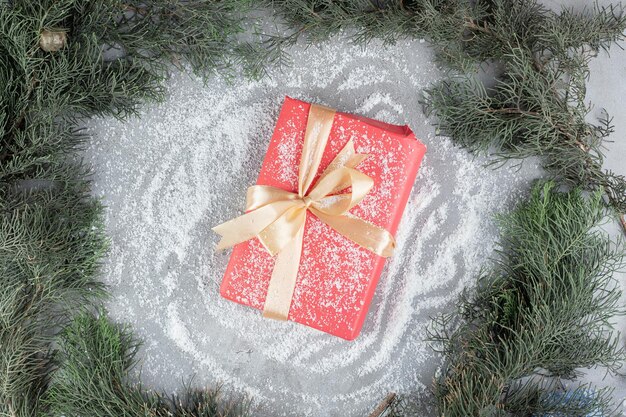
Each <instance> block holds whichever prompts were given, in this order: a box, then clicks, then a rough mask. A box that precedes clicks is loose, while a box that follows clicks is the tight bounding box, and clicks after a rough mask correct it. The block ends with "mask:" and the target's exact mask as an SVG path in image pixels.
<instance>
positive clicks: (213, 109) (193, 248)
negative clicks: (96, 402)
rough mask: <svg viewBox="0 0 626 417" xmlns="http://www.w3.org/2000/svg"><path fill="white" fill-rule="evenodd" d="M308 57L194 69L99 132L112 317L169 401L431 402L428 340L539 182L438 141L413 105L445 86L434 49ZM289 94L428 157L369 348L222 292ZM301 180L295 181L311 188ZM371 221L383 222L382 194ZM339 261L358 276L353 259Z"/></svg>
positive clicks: (97, 161) (263, 410) (99, 123)
mask: <svg viewBox="0 0 626 417" xmlns="http://www.w3.org/2000/svg"><path fill="white" fill-rule="evenodd" d="M416 51H418V53H417V52H416ZM409 54H410V55H409ZM292 58H293V62H294V65H293V67H292V68H289V69H287V70H286V71H285V72H284V73H279V72H276V73H274V74H273V76H272V78H266V79H264V80H261V81H254V82H253V81H246V80H237V81H236V82H230V83H229V82H226V81H223V80H220V79H214V80H212V82H211V83H210V84H208V85H205V84H204V83H203V82H202V81H201V80H199V79H196V78H194V77H189V76H183V75H180V74H178V75H175V76H173V77H172V79H171V80H170V82H169V87H168V88H169V98H168V100H167V101H166V102H165V103H163V104H161V105H155V106H152V107H148V108H146V109H145V110H144V111H143V113H142V115H141V119H134V120H132V121H130V122H125V123H122V122H118V121H116V120H113V119H98V120H94V121H93V122H91V123H90V124H89V126H88V128H89V129H90V131H91V133H92V134H93V135H94V139H93V140H92V141H91V142H90V143H89V148H88V149H87V154H86V156H87V158H88V159H89V160H90V161H91V163H92V165H93V166H94V169H95V172H96V175H95V177H94V180H95V184H94V189H95V192H96V193H97V195H100V196H102V197H103V201H104V204H105V205H106V206H107V209H106V225H107V230H108V233H109V235H110V237H111V252H110V255H109V256H108V258H107V260H106V262H105V266H104V270H103V279H104V280H105V282H106V283H107V284H108V285H109V286H110V288H111V291H112V293H113V295H114V297H113V298H112V300H111V301H110V303H109V308H110V310H111V313H112V316H113V317H114V318H115V319H116V320H118V321H120V322H125V323H129V324H131V325H132V326H133V327H134V329H135V330H136V331H137V333H138V334H139V335H140V336H141V337H142V338H143V339H144V340H145V345H144V348H143V350H142V353H141V355H140V356H141V357H143V358H144V359H143V361H144V364H143V366H142V373H141V378H142V380H143V382H144V384H146V385H148V386H150V387H153V388H158V389H165V390H168V391H170V390H174V389H176V388H177V387H180V386H181V381H183V380H185V378H190V377H192V376H194V375H195V377H194V380H193V383H194V385H202V384H213V383H216V382H222V383H223V384H224V389H226V390H229V391H231V392H233V393H248V394H250V395H252V396H254V397H255V398H256V399H257V400H258V403H259V404H260V408H259V409H258V410H257V411H258V412H257V415H268V416H269V415H272V416H279V415H287V416H291V415H342V416H361V415H365V414H367V412H368V411H371V408H372V407H373V406H374V405H375V403H377V402H378V401H379V400H380V399H381V398H382V397H384V395H385V394H386V393H387V392H389V391H395V392H398V393H409V392H411V393H413V394H415V393H416V392H418V393H419V392H423V394H421V397H420V395H418V396H417V398H418V399H419V398H423V399H424V400H425V399H426V398H427V393H426V387H427V386H428V384H430V381H431V377H432V375H433V372H434V370H435V368H436V367H437V364H438V357H437V356H436V355H434V354H433V353H432V351H431V349H430V347H429V346H428V344H427V343H426V342H425V341H424V339H425V337H426V334H425V328H426V326H427V325H428V323H429V322H430V319H429V317H430V316H432V315H434V314H436V313H437V312H442V311H447V310H448V309H449V308H450V307H451V305H452V303H453V300H454V298H455V297H456V296H457V295H458V294H459V292H460V291H461V290H462V289H463V288H464V287H465V285H466V284H467V283H468V282H472V281H473V279H474V277H475V275H476V273H477V272H478V270H479V269H480V268H481V267H482V266H484V265H485V262H486V259H487V257H488V256H489V255H490V253H491V250H492V244H491V242H493V241H494V238H495V227H494V225H493V222H492V220H491V218H492V215H493V214H494V213H496V212H499V211H502V210H505V208H506V207H507V206H510V205H511V204H512V203H513V202H514V201H515V199H516V197H515V196H516V190H519V189H524V188H525V184H526V183H527V182H528V180H529V177H528V175H525V174H524V173H523V172H516V171H514V170H509V169H504V170H500V171H497V172H494V171H491V170H490V169H487V168H484V167H483V166H482V165H481V161H480V160H478V159H474V158H472V157H471V156H470V155H468V154H466V153H465V152H464V151H462V150H459V149H457V148H455V147H454V146H452V144H451V143H450V141H449V140H447V139H445V138H435V137H434V136H433V134H434V128H433V127H432V126H431V124H432V121H431V120H428V119H426V118H425V117H424V116H423V115H422V113H421V111H420V107H419V103H418V100H419V97H418V96H416V95H415V93H414V92H415V91H416V90H418V89H420V88H423V87H425V86H427V85H428V84H429V83H430V82H431V81H432V80H433V79H434V77H436V76H437V71H436V69H435V68H434V66H432V65H430V64H427V63H428V62H432V59H431V56H430V52H429V50H428V49H427V48H426V46H425V45H422V46H420V44H419V43H417V42H414V43H408V42H399V43H398V44H397V45H396V46H395V47H393V48H391V49H387V48H385V47H383V46H382V45H380V44H376V43H374V44H372V45H371V46H368V48H360V47H352V46H349V45H347V44H345V45H343V46H339V45H338V44H335V43H328V44H325V45H323V46H321V47H319V48H318V47H310V48H308V49H306V50H302V49H294V50H293V56H292ZM376 69H380V70H379V71H376ZM368 75H369V76H368ZM284 95H290V96H293V97H297V98H300V99H303V100H307V101H313V102H319V103H321V104H324V105H327V106H330V107H334V108H338V109H340V110H341V111H345V112H349V113H361V114H363V115H365V116H367V117H371V118H375V119H380V120H382V121H384V122H388V123H396V124H405V123H407V124H409V125H410V126H411V127H412V128H413V130H414V131H415V132H416V134H417V136H418V137H420V139H422V140H423V141H424V142H425V143H426V144H427V146H428V152H427V154H426V157H425V159H424V162H423V164H422V167H421V169H420V173H419V176H418V180H417V182H416V185H415V187H414V189H413V192H412V194H411V197H410V200H409V203H408V206H407V209H406V212H405V214H404V216H403V219H402V222H401V225H400V227H399V229H398V232H397V235H396V239H397V242H398V248H397V251H396V255H395V256H394V258H393V259H391V260H390V261H389V262H388V264H387V267H386V270H385V271H384V272H383V275H382V277H381V280H380V282H379V284H378V287H377V292H376V295H375V297H374V300H373V304H372V306H371V308H370V312H369V315H368V318H367V320H366V323H365V326H364V329H363V333H362V334H361V336H360V337H359V338H358V339H357V340H355V341H353V342H346V341H343V340H341V339H338V338H334V337H332V336H329V335H326V334H322V333H320V332H317V331H315V330H312V329H310V328H307V327H305V326H301V325H298V324H294V323H290V322H276V321H269V320H265V319H263V318H261V317H260V313H259V312H258V311H257V310H254V309H251V308H246V307H243V306H240V305H238V304H235V303H232V302H229V301H227V300H224V299H222V298H221V297H219V294H218V293H219V284H220V281H221V277H222V274H223V272H224V269H225V266H226V263H227V261H228V257H229V252H223V253H215V252H214V250H213V248H214V246H215V244H216V242H217V236H216V235H214V234H213V233H212V232H211V231H210V229H211V227H212V226H215V225H217V224H219V223H221V222H223V221H225V220H228V219H230V218H233V217H234V216H236V215H238V214H240V213H242V212H243V208H244V203H245V193H246V188H247V186H249V185H251V184H253V183H254V182H255V180H256V176H257V173H258V172H259V168H260V165H261V162H262V160H263V156H264V154H265V151H266V149H267V144H268V141H269V139H270V137H271V132H272V129H273V126H274V123H275V121H276V117H277V116H278V111H279V109H280V106H281V103H282V99H283V96H284ZM359 151H368V150H367V149H363V150H359ZM280 154H281V156H280V158H281V159H283V158H284V161H282V162H284V163H282V164H281V165H282V166H284V167H289V166H293V165H295V164H293V163H292V160H291V159H290V158H293V159H294V160H296V158H298V157H299V156H297V155H295V156H294V155H293V149H291V147H289V146H286V147H285V148H284V149H281V150H280ZM364 166H365V167H366V163H364ZM296 174H297V172H294V171H293V170H289V169H287V168H285V170H284V171H281V172H278V175H284V176H285V177H284V178H285V179H286V180H288V181H294V182H295V178H296ZM380 186H384V185H380ZM360 209H361V210H383V208H382V205H381V204H380V202H379V201H367V199H365V200H364V201H363V202H362V207H360ZM357 255H358V254H357ZM258 262H264V261H263V260H262V259H259V260H258ZM327 263H328V264H329V265H331V267H332V268H337V269H340V268H343V267H344V266H343V265H341V263H340V262H339V257H332V256H330V257H329V258H328V260H327ZM355 282H358V280H355ZM326 285H328V286H342V285H350V283H346V282H341V281H333V282H328V283H327V284H326ZM249 296H250V297H259V294H255V293H254V292H251V293H250V294H249ZM186 380H187V381H188V379H186ZM420 414H421V415H425V413H424V412H423V410H422V412H420Z"/></svg>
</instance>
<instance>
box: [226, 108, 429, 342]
mask: <svg viewBox="0 0 626 417" xmlns="http://www.w3.org/2000/svg"><path fill="white" fill-rule="evenodd" d="M310 107H311V105H310V104H309V103H306V102H303V101H300V100H296V99H292V98H289V97H286V98H285V102H284V104H283V107H282V109H281V112H280V115H279V117H278V121H277V123H276V128H275V129H274V134H273V136H272V140H271V141H270V144H269V148H268V150H267V154H266V156H265V159H264V161H263V166H262V167H261V172H260V174H259V178H258V181H257V185H269V186H274V187H278V188H282V189H284V190H288V191H293V192H295V191H296V190H297V188H298V166H299V161H300V154H301V153H302V147H303V143H304V135H305V129H306V126H307V119H308V114H309V108H310ZM350 139H352V141H353V142H354V146H355V148H356V151H357V152H358V153H364V154H368V155H369V157H368V158H367V159H366V160H364V161H363V162H361V163H360V165H359V166H358V169H359V171H361V172H363V173H364V174H367V175H368V176H370V177H371V178H372V179H373V180H374V186H373V188H372V189H371V191H370V192H369V193H368V194H367V195H366V197H365V198H364V199H363V200H362V201H361V202H360V203H359V204H358V205H356V206H355V207H353V208H352V209H351V210H350V214H352V215H354V216H356V217H359V218H361V219H363V220H366V221H368V222H370V223H372V224H374V225H376V226H379V227H382V228H384V229H386V230H388V231H389V232H391V233H392V234H395V231H396V229H397V227H398V223H399V222H400V218H401V216H402V212H403V210H404V207H405V205H406V202H407V200H408V198H409V194H410V192H411V188H412V186H413V183H414V181H415V177H416V175H417V171H418V168H419V165H420V163H421V160H422V157H423V156H424V153H425V152H426V147H425V146H424V145H423V144H422V143H421V142H420V141H419V140H417V138H416V137H415V135H414V134H413V132H412V131H411V129H410V128H409V127H408V126H397V125H391V124H387V123H383V122H379V121H376V120H372V119H368V118H365V117H360V116H355V115H350V114H346V113H340V112H337V113H335V116H334V119H333V125H332V128H331V131H330V135H329V137H328V142H327V144H326V147H325V148H324V153H323V156H322V161H321V163H320V166H319V170H318V174H320V173H322V172H323V171H324V169H325V168H326V167H327V166H328V164H329V163H330V162H331V161H332V160H333V158H334V157H335V156H336V155H337V154H338V152H339V151H340V150H341V149H342V148H343V147H344V145H346V143H347V142H348V141H349V140H350ZM242 198H243V190H242ZM384 262H385V259H384V258H383V257H381V256H379V255H376V254H374V253H372V252H370V251H369V250H367V249H365V248H363V247H361V246H359V245H358V244H356V243H354V242H352V241H351V240H349V239H348V238H346V237H344V236H343V235H341V234H339V233H338V232H336V231H335V230H334V229H332V228H330V227H329V226H327V225H326V224H325V223H323V222H322V221H320V220H319V219H318V218H317V217H315V216H314V215H312V214H311V213H307V217H306V223H305V228H304V239H303V247H302V257H301V260H300V266H299V269H298V275H297V280H296V286H295V290H294V293H293V298H292V300H291V306H290V309H289V314H288V319H289V320H292V321H295V322H298V323H301V324H305V325H307V326H310V327H313V328H316V329H319V330H322V331H324V332H327V333H330V334H333V335H335V336H339V337H342V338H344V339H347V340H352V339H354V338H356V337H357V336H358V334H359V333H360V331H361V327H362V326H363V321H364V320H365V316H366V314H367V311H368V308H369V305H370V302H371V300H372V297H373V295H374V290H375V289H376V284H377V283H378V279H379V277H380V273H381V271H382V268H383V266H384ZM274 263H275V258H274V257H273V256H272V255H270V254H269V253H268V252H267V250H266V249H265V248H264V247H263V245H262V244H261V242H260V241H259V239H258V238H254V239H251V240H248V241H246V242H243V243H240V244H237V245H236V246H235V247H234V248H233V252H232V255H231V258H230V261H229V263H228V266H227V268H226V272H225V274H224V279H223V281H222V285H221V287H220V293H221V295H222V296H223V297H225V298H227V299H229V300H232V301H235V302H237V303H240V304H244V305H248V306H250V307H254V308H257V309H260V310H262V309H263V307H264V304H265V298H266V295H267V290H268V286H269V281H270V277H271V275H272V270H273V268H274Z"/></svg>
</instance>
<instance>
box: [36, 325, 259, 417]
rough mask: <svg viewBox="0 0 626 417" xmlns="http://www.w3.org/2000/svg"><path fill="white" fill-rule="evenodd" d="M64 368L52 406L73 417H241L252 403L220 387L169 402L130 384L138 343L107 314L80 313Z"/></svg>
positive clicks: (50, 397)
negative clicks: (234, 397) (229, 397)
mask: <svg viewBox="0 0 626 417" xmlns="http://www.w3.org/2000/svg"><path fill="white" fill-rule="evenodd" d="M60 349H61V355H60V356H61V358H60V359H61V360H62V362H63V367H62V368H61V369H60V370H59V371H57V372H56V373H55V374H54V378H53V381H52V384H51V387H50V389H49V390H48V394H47V396H46V402H47V403H48V404H49V405H50V408H51V410H52V413H53V414H56V415H64V416H67V417H74V416H75V417H91V416H93V417H99V416H128V417H138V416H146V417H174V416H175V417H192V416H193V417H239V416H247V415H249V413H248V403H247V402H246V401H238V402H230V403H229V402H228V401H224V399H223V398H222V397H221V395H220V392H219V389H214V390H189V391H187V392H186V393H185V394H184V395H183V396H182V397H178V396H173V397H171V398H168V397H166V396H163V395H161V394H158V393H156V392H153V391H146V390H143V389H142V388H141V386H140V385H138V384H132V383H130V382H129V380H130V378H129V372H131V371H132V369H133V367H134V366H135V365H136V360H135V355H136V353H137V349H138V343H137V342H136V341H135V340H134V339H133V336H132V332H131V331H130V330H129V329H126V328H119V327H116V326H115V325H113V324H111V323H110V322H109V321H108V319H107V317H106V316H105V315H104V313H101V314H100V315H99V317H96V316H94V315H92V314H89V313H83V314H80V315H78V316H77V317H76V318H75V319H74V321H73V322H72V323H71V324H70V325H69V326H67V327H66V329H65V330H64V331H63V334H62V335H61V341H60Z"/></svg>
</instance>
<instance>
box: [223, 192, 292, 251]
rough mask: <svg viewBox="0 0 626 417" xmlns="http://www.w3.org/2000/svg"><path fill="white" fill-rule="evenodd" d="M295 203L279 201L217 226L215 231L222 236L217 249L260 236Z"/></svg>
mask: <svg viewBox="0 0 626 417" xmlns="http://www.w3.org/2000/svg"><path fill="white" fill-rule="evenodd" d="M293 205H294V204H293V202H292V201H278V202H275V203H272V204H268V205H266V206H263V207H261V208H259V209H257V210H254V211H251V212H249V213H246V214H244V215H241V216H239V217H235V218H234V219H232V220H229V221H227V222H225V223H222V224H220V225H217V226H215V227H214V228H213V231H214V232H215V233H217V234H219V235H220V236H222V239H221V240H220V241H219V243H218V244H217V248H216V249H217V250H221V249H226V248H230V247H231V246H235V245H236V244H238V243H242V242H245V241H246V240H250V239H252V238H254V237H256V236H258V235H259V234H260V233H261V232H262V231H263V230H264V229H265V228H267V227H268V226H270V225H271V224H272V223H274V222H275V221H276V220H277V219H279V218H280V217H281V216H282V215H283V214H284V213H285V212H286V211H287V210H289V209H290V208H291V207H293Z"/></svg>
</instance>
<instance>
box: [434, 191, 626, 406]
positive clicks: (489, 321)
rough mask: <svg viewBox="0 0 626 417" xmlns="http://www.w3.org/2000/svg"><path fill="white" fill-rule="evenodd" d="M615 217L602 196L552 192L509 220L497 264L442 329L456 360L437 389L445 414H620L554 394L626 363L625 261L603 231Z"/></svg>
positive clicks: (503, 223)
mask: <svg viewBox="0 0 626 417" xmlns="http://www.w3.org/2000/svg"><path fill="white" fill-rule="evenodd" d="M605 215H606V209H605V208H604V205H603V203H602V194H601V192H600V191H598V192H596V193H594V194H593V195H592V196H591V197H585V196H583V194H582V193H581V192H580V191H578V190H576V191H571V192H569V193H562V192H558V191H556V190H555V186H554V184H552V183H547V184H545V185H543V186H541V185H539V186H536V187H535V188H534V190H533V193H532V196H531V197H530V200H529V201H528V202H526V203H524V204H522V205H520V206H519V207H518V208H517V209H516V210H514V211H513V212H512V213H511V214H509V215H504V216H501V217H500V218H499V224H500V228H501V232H502V242H501V249H500V251H499V252H498V257H497V259H496V265H495V266H494V268H493V270H491V271H489V272H488V273H486V274H484V275H483V276H482V277H481V279H480V280H479V283H478V285H477V287H476V288H475V289H473V290H472V291H468V292H467V293H466V294H465V296H464V297H463V298H462V299H461V302H460V306H459V311H458V312H455V313H452V314H449V315H445V316H441V317H439V319H438V321H437V326H436V327H435V329H434V334H433V338H434V339H435V340H436V341H437V342H439V343H440V346H441V347H442V351H443V352H444V353H445V355H446V365H445V367H444V368H443V371H442V373H441V375H439V377H438V378H437V379H436V382H435V385H434V393H435V397H436V399H437V402H438V406H439V410H440V413H441V414H442V415H446V416H470V415H471V416H481V415H508V414H505V413H513V414H515V413H518V412H522V413H523V414H524V415H529V414H533V413H534V414H538V415H541V414H543V413H555V414H556V415H587V414H588V413H591V412H593V411H594V410H595V411H598V410H600V411H601V413H602V414H601V415H612V410H613V408H612V406H611V401H610V390H596V391H594V390H592V389H590V387H589V386H586V385H580V386H579V387H578V388H576V390H577V391H575V392H574V393H571V394H570V397H571V398H580V397H583V396H584V397H586V398H587V400H586V401H564V400H563V398H562V397H559V396H557V395H552V396H551V395H547V394H550V393H552V394H554V393H558V392H559V387H560V384H561V381H562V380H563V379H574V378H575V377H576V376H578V374H579V370H580V368H591V367H596V366H602V367H606V368H607V370H608V371H610V372H617V370H618V369H619V368H620V367H621V363H622V361H623V359H624V356H625V354H626V352H625V351H624V349H623V347H621V345H620V343H619V335H618V334H617V332H615V331H613V330H612V322H611V320H612V318H613V317H614V316H615V315H616V314H623V313H624V311H623V310H622V308H621V306H620V301H619V299H620V296H621V291H620V289H619V284H618V283H617V282H616V281H615V280H614V279H613V278H612V275H613V273H614V272H615V271H616V270H618V269H620V268H622V267H623V266H624V255H625V252H624V247H623V245H622V243H621V242H613V241H611V240H610V239H609V238H608V237H607V236H606V234H605V233H604V232H602V231H601V230H599V229H598V227H597V226H598V225H600V224H601V223H602V219H603V218H604V217H605ZM557 399H558V400H557ZM558 413H562V414H558Z"/></svg>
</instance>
